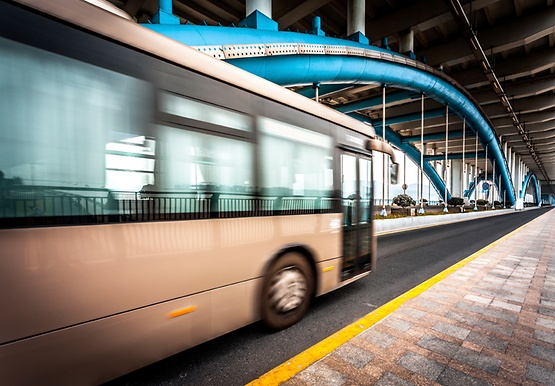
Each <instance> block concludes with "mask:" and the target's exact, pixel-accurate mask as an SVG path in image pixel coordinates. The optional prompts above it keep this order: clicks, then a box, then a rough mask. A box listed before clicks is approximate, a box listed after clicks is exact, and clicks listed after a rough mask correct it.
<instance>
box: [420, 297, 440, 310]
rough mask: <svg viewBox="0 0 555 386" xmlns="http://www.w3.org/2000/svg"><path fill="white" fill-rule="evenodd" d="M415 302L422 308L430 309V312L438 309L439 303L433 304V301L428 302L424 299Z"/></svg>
mask: <svg viewBox="0 0 555 386" xmlns="http://www.w3.org/2000/svg"><path fill="white" fill-rule="evenodd" d="M417 302H418V304H420V305H421V306H422V307H425V308H429V309H431V310H436V309H437V308H438V307H439V303H438V302H435V301H433V300H428V299H425V298H419V299H418V300H417Z"/></svg>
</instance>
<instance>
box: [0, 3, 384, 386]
mask: <svg viewBox="0 0 555 386" xmlns="http://www.w3.org/2000/svg"><path fill="white" fill-rule="evenodd" d="M0 52H1V55H0V92H1V93H2V98H1V99H0V116H1V117H2V119H1V120H0V132H1V141H0V246H1V249H0V293H1V294H2V296H1V297H0V383H1V384H5V385H18V384H21V385H30V384H41V385H46V384H52V385H64V384H67V385H79V384H86V385H90V384H99V383H103V382H106V381H109V380H111V379H114V378H116V377H118V376H121V375H123V374H125V373H128V372H131V371H133V370H135V369H138V368H140V367H144V366H146V365H147V364H149V363H152V362H155V361H157V360H160V359H162V358H165V357H168V356H170V355H173V354H175V353H178V352H180V351H183V350H186V349H187V348H190V347H192V346H194V345H197V344H200V343H202V342H205V341H207V340H210V339H213V338H214V337H217V336H220V335H222V334H225V333H227V332H229V331H232V330H234V329H237V328H240V327H242V326H245V325H247V324H250V323H253V322H256V321H260V320H262V321H263V322H264V324H265V325H267V326H268V327H269V328H270V329H275V330H279V329H284V328H287V327H289V326H291V325H292V324H294V323H296V322H298V321H299V320H300V319H301V318H302V317H303V315H304V314H305V313H306V311H307V308H308V307H309V304H310V300H311V298H313V297H314V296H319V295H322V294H325V293H327V292H329V291H332V290H334V289H337V288H339V287H341V286H343V285H345V284H347V283H350V282H352V281H354V280H357V279H359V278H361V277H363V276H365V275H367V274H368V273H369V272H370V271H372V270H373V269H374V267H375V264H376V252H375V242H376V241H375V236H374V230H373V226H372V217H373V215H372V213H373V208H372V199H373V196H372V195H373V193H372V154H373V153H374V152H375V151H380V152H381V153H383V154H388V155H389V156H391V157H393V149H392V148H391V147H390V146H389V145H387V144H386V143H384V142H383V141H381V140H379V139H377V138H376V137H375V132H374V130H373V128H372V127H371V126H369V125H367V124H365V123H362V122H360V121H358V120H356V119H353V118H350V117H347V116H345V115H343V114H341V113H338V112H335V111H333V110H332V109H330V108H328V107H325V106H322V105H320V104H318V103H316V102H315V101H312V100H309V99H307V98H305V97H302V96H300V95H298V94H295V93H294V92H292V91H289V90H287V89H285V88H283V87H280V86H277V85H275V84H272V83H270V82H268V81H265V80H263V79H260V78H258V77H256V76H254V75H252V74H248V73H246V72H244V71H242V70H240V69H237V68H235V67H233V66H232V65H230V64H227V63H225V62H223V61H219V60H218V59H214V58H212V57H210V56H208V55H205V54H203V53H200V52H197V51H196V50H194V49H192V48H190V47H186V46H184V45H182V44H179V43H177V42H175V41H172V40H171V39H168V38H166V37H163V36H161V35H158V34H156V33H155V32H152V31H149V30H147V29H146V28H144V27H141V26H139V25H137V24H136V23H134V22H133V21H131V20H128V19H126V18H122V17H119V16H116V15H113V14H110V13H109V12H107V11H105V10H103V9H100V8H97V7H95V6H93V5H91V4H89V3H87V2H85V1H76V0H50V1H42V0H18V1H8V2H5V1H4V2H1V3H0Z"/></svg>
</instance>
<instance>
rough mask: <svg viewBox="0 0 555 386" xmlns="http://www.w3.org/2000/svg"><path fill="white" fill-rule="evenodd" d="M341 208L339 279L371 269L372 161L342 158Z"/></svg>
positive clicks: (349, 156) (361, 157)
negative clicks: (340, 271)
mask: <svg viewBox="0 0 555 386" xmlns="http://www.w3.org/2000/svg"><path fill="white" fill-rule="evenodd" d="M341 181H342V183H341V202H342V207H343V268H342V278H343V279H348V278H350V277H353V276H355V275H357V274H359V273H362V272H364V271H368V270H370V268H371V261H372V249H373V248H372V247H373V241H372V236H373V235H372V161H371V160H370V159H369V158H366V157H364V156H362V155H355V154H342V155H341Z"/></svg>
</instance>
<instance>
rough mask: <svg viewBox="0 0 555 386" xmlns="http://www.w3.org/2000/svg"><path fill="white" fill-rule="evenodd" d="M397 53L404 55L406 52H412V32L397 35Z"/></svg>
mask: <svg viewBox="0 0 555 386" xmlns="http://www.w3.org/2000/svg"><path fill="white" fill-rule="evenodd" d="M399 52H400V53H401V54H406V53H407V52H411V53H412V52H414V31H413V30H409V31H408V32H405V33H402V34H399Z"/></svg>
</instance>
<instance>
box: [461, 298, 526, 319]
mask: <svg viewBox="0 0 555 386" xmlns="http://www.w3.org/2000/svg"><path fill="white" fill-rule="evenodd" d="M456 307H457V308H460V309H461V310H465V311H471V312H475V313H477V314H480V315H484V316H488V317H490V318H494V319H500V320H504V321H507V322H509V323H513V324H514V323H516V322H517V320H518V315H514V314H509V313H508V312H504V311H501V310H495V309H490V308H484V307H480V306H476V305H473V304H468V303H466V302H464V301H463V302H458V303H457V304H456Z"/></svg>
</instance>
